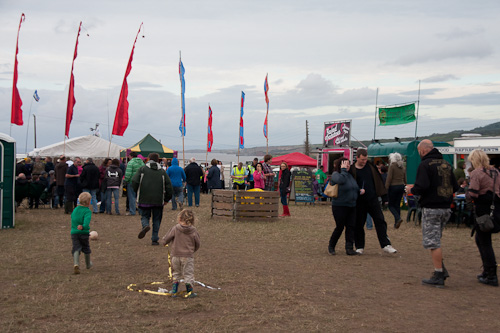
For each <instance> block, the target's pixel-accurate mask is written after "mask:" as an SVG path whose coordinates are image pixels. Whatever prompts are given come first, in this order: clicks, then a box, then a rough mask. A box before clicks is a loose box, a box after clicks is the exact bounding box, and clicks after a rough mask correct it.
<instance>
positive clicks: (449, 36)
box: [436, 28, 484, 41]
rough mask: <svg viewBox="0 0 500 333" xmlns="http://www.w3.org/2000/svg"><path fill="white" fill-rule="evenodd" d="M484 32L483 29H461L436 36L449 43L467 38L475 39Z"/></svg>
mask: <svg viewBox="0 0 500 333" xmlns="http://www.w3.org/2000/svg"><path fill="white" fill-rule="evenodd" d="M483 32H484V29H483V28H475V29H472V30H464V29H461V28H454V29H453V30H451V31H448V32H442V33H437V34H436V36H437V37H438V38H440V39H443V40H446V41H449V40H454V39H462V38H467V37H474V36H477V35H480V34H482V33H483Z"/></svg>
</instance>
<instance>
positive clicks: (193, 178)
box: [184, 157, 203, 207]
mask: <svg viewBox="0 0 500 333" xmlns="http://www.w3.org/2000/svg"><path fill="white" fill-rule="evenodd" d="M189 162H190V163H189V164H188V166H187V167H185V168H184V172H185V173H186V189H187V198H188V206H189V207H191V206H193V193H194V204H195V205H196V207H199V206H200V184H201V177H203V170H201V167H200V166H199V165H198V164H197V163H196V159H195V158H194V157H192V158H191V159H190V160H189Z"/></svg>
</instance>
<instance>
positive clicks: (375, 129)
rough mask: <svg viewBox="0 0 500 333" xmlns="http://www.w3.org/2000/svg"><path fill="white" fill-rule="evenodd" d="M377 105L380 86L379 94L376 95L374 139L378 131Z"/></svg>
mask: <svg viewBox="0 0 500 333" xmlns="http://www.w3.org/2000/svg"><path fill="white" fill-rule="evenodd" d="M377 106H378V88H377V95H375V121H374V123H373V140H375V133H376V131H377Z"/></svg>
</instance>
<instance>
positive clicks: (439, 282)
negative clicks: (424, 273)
mask: <svg viewBox="0 0 500 333" xmlns="http://www.w3.org/2000/svg"><path fill="white" fill-rule="evenodd" d="M422 284H423V285H424V286H433V287H437V288H443V287H444V272H438V271H434V273H433V274H432V276H431V278H430V279H423V280H422Z"/></svg>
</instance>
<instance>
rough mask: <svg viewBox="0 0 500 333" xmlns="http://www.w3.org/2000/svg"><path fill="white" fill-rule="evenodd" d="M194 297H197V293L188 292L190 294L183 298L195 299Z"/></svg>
mask: <svg viewBox="0 0 500 333" xmlns="http://www.w3.org/2000/svg"><path fill="white" fill-rule="evenodd" d="M196 296H198V294H197V293H195V292H193V291H190V292H189V293H187V295H186V296H184V297H185V298H194V297H196Z"/></svg>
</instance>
